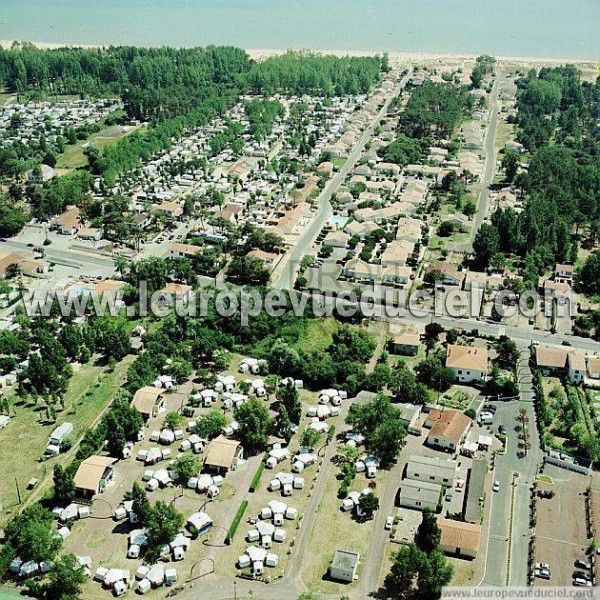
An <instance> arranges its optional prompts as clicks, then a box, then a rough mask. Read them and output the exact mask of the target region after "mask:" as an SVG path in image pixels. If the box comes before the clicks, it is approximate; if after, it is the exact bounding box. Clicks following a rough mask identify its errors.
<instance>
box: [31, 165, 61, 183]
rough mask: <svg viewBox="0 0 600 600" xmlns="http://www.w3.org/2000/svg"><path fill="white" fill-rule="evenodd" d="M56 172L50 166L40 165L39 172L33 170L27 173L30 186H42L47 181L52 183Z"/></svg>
mask: <svg viewBox="0 0 600 600" xmlns="http://www.w3.org/2000/svg"><path fill="white" fill-rule="evenodd" d="M55 175H56V172H55V171H54V169H53V168H52V167H50V166H48V165H40V168H39V170H37V169H31V171H27V183H29V184H30V185H41V184H42V183H45V182H46V181H50V180H51V179H52V178H53V177H54V176H55Z"/></svg>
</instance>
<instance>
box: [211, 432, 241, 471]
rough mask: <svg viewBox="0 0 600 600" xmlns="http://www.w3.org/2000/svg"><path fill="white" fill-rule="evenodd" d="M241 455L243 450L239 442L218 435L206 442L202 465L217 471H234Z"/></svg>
mask: <svg viewBox="0 0 600 600" xmlns="http://www.w3.org/2000/svg"><path fill="white" fill-rule="evenodd" d="M243 457H244V450H243V448H242V445H241V444H240V442H238V441H237V440H231V439H229V438H226V437H225V436H223V435H220V436H219V437H217V438H215V439H214V440H212V441H211V442H210V443H209V444H208V449H207V451H206V458H205V459H204V467H205V468H206V469H207V470H209V471H215V472H217V473H227V472H229V471H235V470H236V469H237V467H238V464H239V462H240V461H241V460H242V459H243Z"/></svg>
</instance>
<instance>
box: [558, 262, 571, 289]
mask: <svg viewBox="0 0 600 600" xmlns="http://www.w3.org/2000/svg"><path fill="white" fill-rule="evenodd" d="M554 281H556V282H557V283H568V284H569V285H571V284H572V283H573V265H562V264H557V265H556V267H555V268H554Z"/></svg>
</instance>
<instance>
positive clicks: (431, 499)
mask: <svg viewBox="0 0 600 600" xmlns="http://www.w3.org/2000/svg"><path fill="white" fill-rule="evenodd" d="M441 497H442V486H441V485H439V484H437V483H430V482H429V481H416V480H414V479H403V480H402V483H401V484H400V493H399V503H400V506H404V507H406V508H415V509H417V510H425V509H426V508H430V509H431V510H433V511H437V510H438V509H439V506H440V501H441Z"/></svg>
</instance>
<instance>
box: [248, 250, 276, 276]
mask: <svg viewBox="0 0 600 600" xmlns="http://www.w3.org/2000/svg"><path fill="white" fill-rule="evenodd" d="M246 258H255V259H256V260H259V261H260V262H261V263H262V265H263V267H264V268H265V269H267V270H268V271H271V270H272V269H273V267H274V266H275V263H276V262H277V260H278V259H279V254H275V253H274V252H265V251H264V250H250V252H248V254H246Z"/></svg>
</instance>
